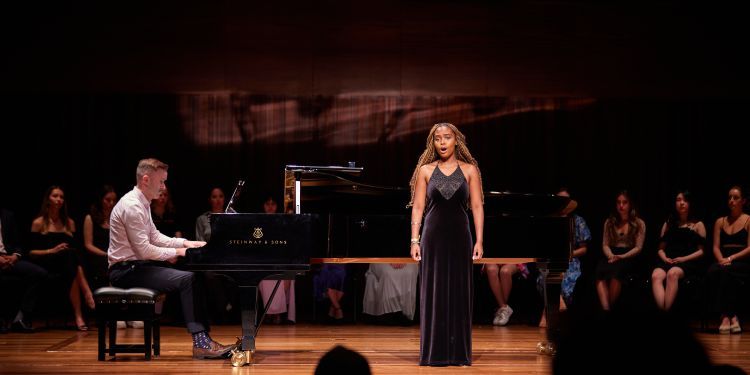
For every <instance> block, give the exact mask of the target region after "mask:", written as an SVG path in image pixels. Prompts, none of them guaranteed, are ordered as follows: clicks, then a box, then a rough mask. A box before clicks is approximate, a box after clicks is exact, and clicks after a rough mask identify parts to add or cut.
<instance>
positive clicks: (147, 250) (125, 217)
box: [107, 186, 185, 266]
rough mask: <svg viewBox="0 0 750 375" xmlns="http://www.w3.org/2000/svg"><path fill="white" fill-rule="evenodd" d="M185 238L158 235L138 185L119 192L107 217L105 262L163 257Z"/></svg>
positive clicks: (173, 252) (172, 254)
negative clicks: (119, 195) (129, 189)
mask: <svg viewBox="0 0 750 375" xmlns="http://www.w3.org/2000/svg"><path fill="white" fill-rule="evenodd" d="M180 247H185V240H184V239H182V238H172V237H168V236H165V235H163V234H161V232H159V231H158V230H157V229H156V225H154V221H153V220H152V219H151V201H150V200H149V199H147V198H146V196H145V195H143V192H141V190H140V189H138V187H137V186H136V187H134V188H133V190H131V191H129V192H128V193H127V194H125V195H123V196H122V198H121V199H120V201H119V202H117V204H116V205H115V207H114V208H113V209H112V215H111V216H110V217H109V249H108V251H107V254H108V259H109V265H110V266H112V265H113V264H115V263H117V262H123V261H129V260H167V259H170V258H173V257H174V256H175V255H177V252H176V251H175V249H176V248H180Z"/></svg>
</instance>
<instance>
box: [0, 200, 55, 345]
mask: <svg viewBox="0 0 750 375" xmlns="http://www.w3.org/2000/svg"><path fill="white" fill-rule="evenodd" d="M4 277H12V278H16V279H18V281H19V284H18V285H14V286H15V288H19V289H20V290H21V292H22V297H21V301H20V305H18V307H16V306H17V305H16V304H15V301H14V303H13V309H14V310H15V309H18V310H17V311H14V312H15V313H16V315H15V317H14V318H13V319H12V322H11V325H10V329H11V330H13V331H17V332H32V331H33V328H32V326H31V318H32V314H33V312H34V307H35V306H36V300H37V298H38V297H39V288H40V287H41V285H42V283H43V282H44V281H45V280H46V279H47V271H46V270H45V269H44V268H42V267H40V266H38V265H36V264H34V263H32V262H29V261H28V260H27V259H26V256H25V255H24V253H23V250H22V249H21V246H20V243H19V234H18V227H17V226H16V220H15V217H14V215H13V213H12V212H11V211H9V210H6V209H3V208H0V278H2V279H0V280H4ZM8 287H9V286H8V285H0V288H2V289H3V290H6V291H7V290H8V289H7V288H8ZM7 296H8V294H6V298H4V301H3V304H6V303H10V301H8V299H7ZM7 306H8V305H6V307H7ZM7 329H8V327H7V326H6V321H5V316H3V317H2V318H1V319H0V333H5V332H7Z"/></svg>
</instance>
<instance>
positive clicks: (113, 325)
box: [107, 320, 117, 357]
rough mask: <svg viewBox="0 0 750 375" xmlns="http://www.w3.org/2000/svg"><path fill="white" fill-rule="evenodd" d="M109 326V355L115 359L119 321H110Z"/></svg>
mask: <svg viewBox="0 0 750 375" xmlns="http://www.w3.org/2000/svg"><path fill="white" fill-rule="evenodd" d="M107 325H108V326H109V355H110V357H114V356H115V355H116V354H117V349H116V348H117V321H116V320H110V321H109V322H107Z"/></svg>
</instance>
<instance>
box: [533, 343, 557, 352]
mask: <svg viewBox="0 0 750 375" xmlns="http://www.w3.org/2000/svg"><path fill="white" fill-rule="evenodd" d="M536 352H537V353H539V354H543V355H555V353H556V352H557V349H556V348H555V345H554V344H552V343H551V342H547V341H540V342H538V343H537V344H536Z"/></svg>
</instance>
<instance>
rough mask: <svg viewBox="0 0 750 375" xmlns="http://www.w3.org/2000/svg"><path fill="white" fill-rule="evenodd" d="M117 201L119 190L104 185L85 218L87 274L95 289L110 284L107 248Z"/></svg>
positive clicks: (84, 236) (84, 234)
mask: <svg viewBox="0 0 750 375" xmlns="http://www.w3.org/2000/svg"><path fill="white" fill-rule="evenodd" d="M115 203H117V192H115V189H114V188H113V187H112V186H110V185H104V186H102V189H101V191H100V192H99V195H98V196H97V198H96V199H95V200H94V203H92V204H91V208H90V209H89V213H88V214H87V215H86V217H84V218H83V247H84V248H85V249H86V265H87V267H86V269H85V272H86V275H88V277H89V283H90V285H91V288H92V289H93V290H96V289H97V288H101V287H103V286H108V285H109V277H108V276H107V269H108V268H109V265H108V264H107V248H108V247H109V215H110V214H111V213H112V207H114V206H115Z"/></svg>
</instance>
